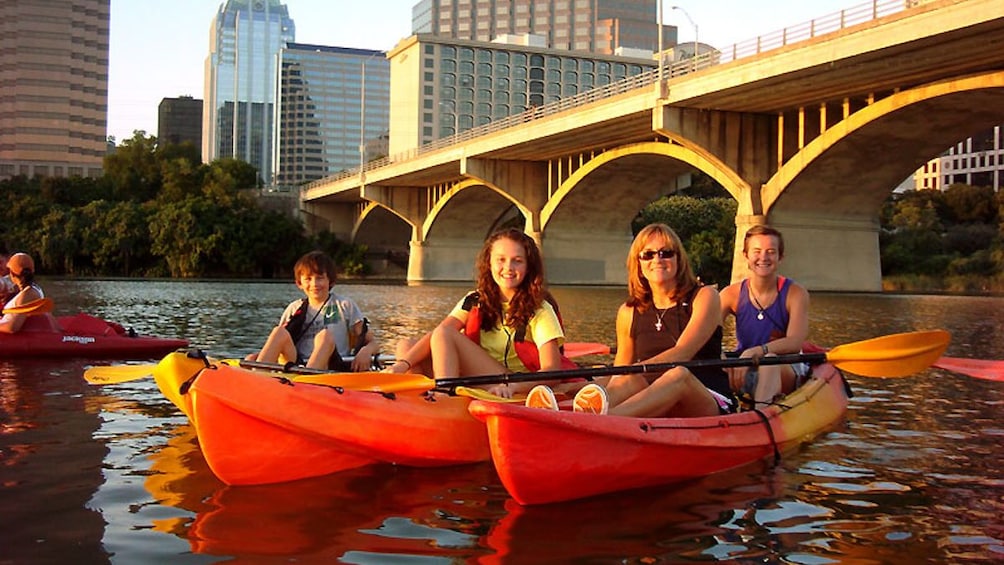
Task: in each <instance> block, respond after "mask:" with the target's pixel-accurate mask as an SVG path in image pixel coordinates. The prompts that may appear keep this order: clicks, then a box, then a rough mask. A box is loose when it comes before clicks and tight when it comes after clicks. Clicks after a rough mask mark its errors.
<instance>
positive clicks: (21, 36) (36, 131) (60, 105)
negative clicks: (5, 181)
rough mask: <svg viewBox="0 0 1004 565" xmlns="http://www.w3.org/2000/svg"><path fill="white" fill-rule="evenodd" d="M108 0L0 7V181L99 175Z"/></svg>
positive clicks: (31, 1)
mask: <svg viewBox="0 0 1004 565" xmlns="http://www.w3.org/2000/svg"><path fill="white" fill-rule="evenodd" d="M110 10H111V1H110V0H74V1H72V2H53V1H51V0H49V1H46V0H19V1H16V2H0V29H2V30H3V33H0V178H9V177H11V176H15V175H26V176H54V177H67V176H82V177H98V176H101V166H102V159H103V158H104V155H105V153H106V151H107V144H106V138H107V135H108V30H109V21H110Z"/></svg>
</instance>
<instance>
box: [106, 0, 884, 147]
mask: <svg viewBox="0 0 1004 565" xmlns="http://www.w3.org/2000/svg"><path fill="white" fill-rule="evenodd" d="M417 1H418V0H361V1H359V0H285V2H284V3H285V4H286V6H287V7H288V8H289V13H290V16H291V17H292V18H293V22H294V23H295V24H296V41H297V42H298V43H314V44H319V45H329V46H335V47H356V48H364V49H379V50H384V51H385V50H388V49H391V48H393V47H394V45H396V44H397V42H398V41H399V40H401V39H403V38H405V37H407V36H409V35H410V34H411V8H412V6H414V5H415V3H416V2H417ZM653 1H656V0H653ZM222 3H223V0H166V1H164V0H112V4H111V38H110V54H109V73H108V74H109V76H108V135H109V136H113V137H115V139H116V140H118V141H119V142H121V141H123V140H125V139H129V138H131V137H132V136H133V132H134V131H135V130H143V131H145V132H146V133H147V135H156V134H157V107H158V106H159V105H160V101H161V100H162V99H164V98H176V97H178V96H185V95H190V96H192V97H194V98H198V99H201V98H203V68H204V65H205V60H206V56H207V55H208V54H209V26H210V23H211V22H212V19H213V17H215V15H216V13H217V11H218V10H219V8H220V6H221V5H222ZM868 4H870V2H868ZM673 5H676V6H680V8H682V11H681V10H673V9H671V6H673ZM855 6H859V7H860V6H862V2H861V0H857V1H855V0H842V1H841V0H813V1H812V2H806V1H805V0H759V1H756V2H753V1H750V0H669V1H668V2H664V4H663V12H664V13H663V24H664V25H675V26H677V27H678V28H679V31H678V41H679V42H681V43H686V42H688V41H693V40H694V31H695V30H694V26H695V25H696V26H697V36H698V38H699V39H700V42H701V43H708V44H711V45H714V46H716V47H718V48H723V47H725V46H728V45H732V44H735V43H741V42H744V41H746V40H750V39H753V38H755V37H757V36H759V35H768V34H771V33H772V32H775V31H779V30H781V29H784V28H786V27H791V26H795V25H798V24H802V23H805V22H808V21H810V20H813V19H818V18H822V17H824V16H829V15H832V14H835V13H837V12H840V11H841V10H846V9H851V8H854V7H855ZM687 16H689V19H688V18H687ZM691 20H692V22H691Z"/></svg>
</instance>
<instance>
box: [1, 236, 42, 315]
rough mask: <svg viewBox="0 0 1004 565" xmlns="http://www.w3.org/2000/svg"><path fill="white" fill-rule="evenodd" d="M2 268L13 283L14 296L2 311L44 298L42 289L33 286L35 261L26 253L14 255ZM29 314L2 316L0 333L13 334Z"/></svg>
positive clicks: (35, 285)
mask: <svg viewBox="0 0 1004 565" xmlns="http://www.w3.org/2000/svg"><path fill="white" fill-rule="evenodd" d="M4 266H5V267H6V269H7V271H8V273H9V276H10V280H11V281H12V282H13V283H14V295H13V296H12V297H10V298H9V299H8V300H7V301H6V302H5V303H4V306H3V307H4V310H6V309H7V308H13V307H15V306H24V305H25V304H28V303H29V302H34V301H36V300H41V299H42V298H44V297H45V294H44V293H43V292H42V288H41V287H40V286H38V285H37V284H35V261H33V260H32V258H31V256H30V255H28V254H27V253H15V254H13V255H11V256H10V259H8V260H7V261H6V262H5V263H4ZM28 316H29V314H4V315H3V317H2V318H0V333H8V334H13V333H17V332H19V331H20V330H21V326H23V325H24V322H25V320H27V319H28Z"/></svg>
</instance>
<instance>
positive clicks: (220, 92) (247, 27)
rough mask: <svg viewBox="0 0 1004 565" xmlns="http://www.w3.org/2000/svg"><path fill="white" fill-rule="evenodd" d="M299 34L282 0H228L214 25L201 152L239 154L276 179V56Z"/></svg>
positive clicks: (211, 156) (266, 179) (208, 157)
mask: <svg viewBox="0 0 1004 565" xmlns="http://www.w3.org/2000/svg"><path fill="white" fill-rule="evenodd" d="M295 37H296V28H295V26H294V23H293V20H292V18H290V17H289V11H288V10H287V8H286V6H285V5H284V4H282V3H280V2H279V0H226V2H225V3H223V4H222V5H221V6H220V9H219V11H218V12H217V14H216V17H215V18H213V21H212V25H211V27H210V30H209V56H208V57H207V58H206V64H205V96H204V102H203V120H202V158H203V161H205V162H211V161H213V160H215V159H219V158H226V157H231V158H236V159H241V160H243V161H246V162H248V163H250V164H251V165H253V166H254V167H255V168H256V169H258V174H259V176H260V178H261V180H262V182H263V183H264V184H266V185H267V184H270V183H271V171H272V155H273V147H272V139H273V136H272V133H273V131H275V92H276V77H277V69H276V60H277V55H278V54H279V51H280V50H281V49H282V48H283V47H284V46H285V44H286V43H287V42H292V41H294V40H295Z"/></svg>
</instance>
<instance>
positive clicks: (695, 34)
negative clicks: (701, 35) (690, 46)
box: [660, 6, 697, 71]
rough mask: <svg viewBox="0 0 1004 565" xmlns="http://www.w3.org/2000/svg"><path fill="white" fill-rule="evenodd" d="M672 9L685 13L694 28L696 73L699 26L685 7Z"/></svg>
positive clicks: (695, 66)
mask: <svg viewBox="0 0 1004 565" xmlns="http://www.w3.org/2000/svg"><path fill="white" fill-rule="evenodd" d="M670 9H671V10H679V11H681V12H683V15H684V16H686V17H687V21H689V22H690V25H692V26H694V70H695V71H696V70H697V24H696V23H694V19H693V18H691V17H690V14H688V13H687V11H686V10H684V9H683V6H672V7H671V8H670ZM660 19H661V16H660Z"/></svg>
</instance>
